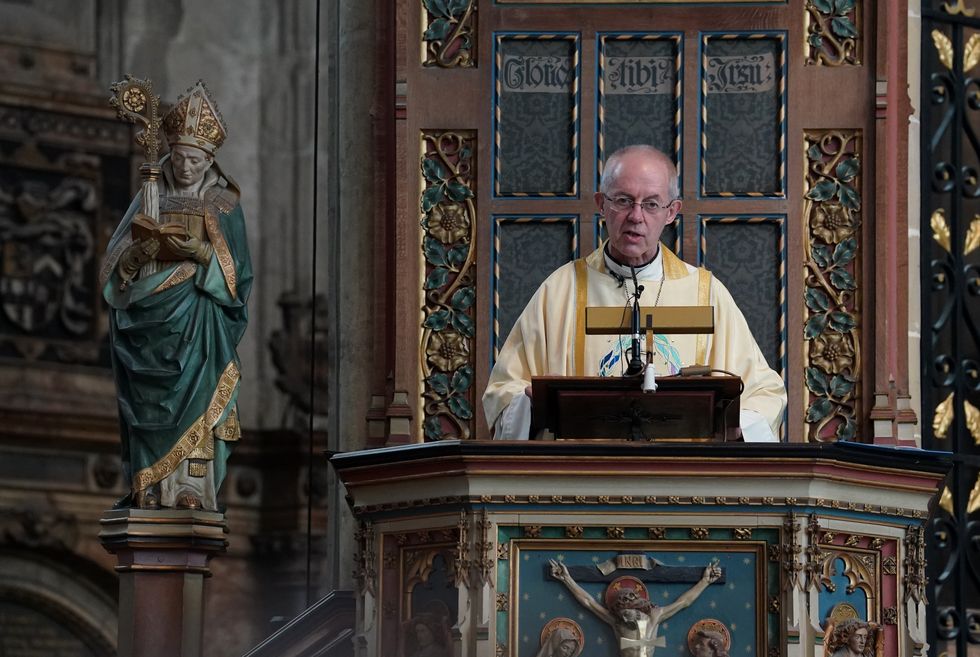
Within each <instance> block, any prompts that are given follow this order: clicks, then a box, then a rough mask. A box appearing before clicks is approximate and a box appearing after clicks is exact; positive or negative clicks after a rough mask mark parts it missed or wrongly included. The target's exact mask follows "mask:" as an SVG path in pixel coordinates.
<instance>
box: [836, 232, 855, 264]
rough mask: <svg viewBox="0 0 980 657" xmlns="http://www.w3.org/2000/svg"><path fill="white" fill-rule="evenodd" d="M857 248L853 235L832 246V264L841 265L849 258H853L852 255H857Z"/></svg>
mask: <svg viewBox="0 0 980 657" xmlns="http://www.w3.org/2000/svg"><path fill="white" fill-rule="evenodd" d="M857 248H858V243H857V240H856V239H855V238H853V237H848V238H847V239H846V240H844V241H843V242H841V243H840V244H838V245H837V246H836V247H835V248H834V264H835V265H837V266H838V267H843V266H844V265H846V264H847V263H849V262H850V261H851V260H854V256H855V255H857Z"/></svg>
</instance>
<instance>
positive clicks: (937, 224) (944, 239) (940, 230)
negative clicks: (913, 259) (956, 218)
mask: <svg viewBox="0 0 980 657" xmlns="http://www.w3.org/2000/svg"><path fill="white" fill-rule="evenodd" d="M929 225H930V226H931V227H932V239H934V240H936V241H937V242H939V246H941V247H943V248H944V249H946V251H948V252H950V253H952V244H951V243H950V241H949V226H947V225H946V211H945V210H943V209H942V208H939V209H938V210H936V211H935V212H933V213H932V217H930V218H929Z"/></svg>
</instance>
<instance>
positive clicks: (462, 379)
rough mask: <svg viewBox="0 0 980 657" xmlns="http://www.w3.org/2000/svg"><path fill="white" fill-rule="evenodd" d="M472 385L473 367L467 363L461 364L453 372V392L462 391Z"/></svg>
mask: <svg viewBox="0 0 980 657" xmlns="http://www.w3.org/2000/svg"><path fill="white" fill-rule="evenodd" d="M471 385H473V368H472V367H470V366H469V365H463V366H462V367H461V368H459V369H458V370H456V372H455V373H453V383H452V386H453V392H456V393H462V392H466V390H467V389H468V388H469V387H470V386H471Z"/></svg>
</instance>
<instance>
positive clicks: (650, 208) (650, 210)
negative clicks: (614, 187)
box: [603, 194, 676, 217]
mask: <svg viewBox="0 0 980 657" xmlns="http://www.w3.org/2000/svg"><path fill="white" fill-rule="evenodd" d="M603 196H605V197H606V200H607V201H609V205H611V206H612V207H613V210H615V211H616V212H628V211H629V210H632V209H633V206H634V205H639V206H640V209H641V210H643V212H644V213H645V214H647V215H650V216H651V217H652V216H653V215H655V214H657V212H658V211H660V210H666V209H667V208H669V207H670V204H671V203H673V202H674V201H673V200H671V201H667V202H666V203H665V204H664V205H660V204H659V203H657V202H656V201H637V200H636V199H635V198H632V197H629V196H606V195H605V194H603ZM675 200H676V199H675Z"/></svg>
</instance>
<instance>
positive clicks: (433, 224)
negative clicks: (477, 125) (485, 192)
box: [419, 131, 476, 440]
mask: <svg viewBox="0 0 980 657" xmlns="http://www.w3.org/2000/svg"><path fill="white" fill-rule="evenodd" d="M474 145H475V133H473V132H471V131H461V132H430V131H427V132H424V133H423V134H422V156H421V168H422V175H423V186H422V190H421V196H420V200H419V210H420V213H421V228H422V256H423V258H424V276H425V279H424V283H423V290H422V296H423V303H422V317H423V320H422V340H421V350H420V351H421V353H420V360H421V365H422V367H421V371H422V378H423V391H422V396H423V398H424V415H423V418H424V419H423V424H422V429H423V432H424V435H425V439H426V440H441V439H450V438H459V439H466V438H469V437H470V436H471V435H472V434H473V431H474V413H473V403H474V401H473V398H474V386H473V374H474V369H473V356H474V355H473V348H472V347H473V337H474V334H475V324H474V321H473V317H474V307H473V306H474V303H475V302H476V285H475V278H476V252H475V242H476V205H475V203H474V198H473V188H472V184H473V182H474V180H475V171H474V161H473V149H474Z"/></svg>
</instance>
